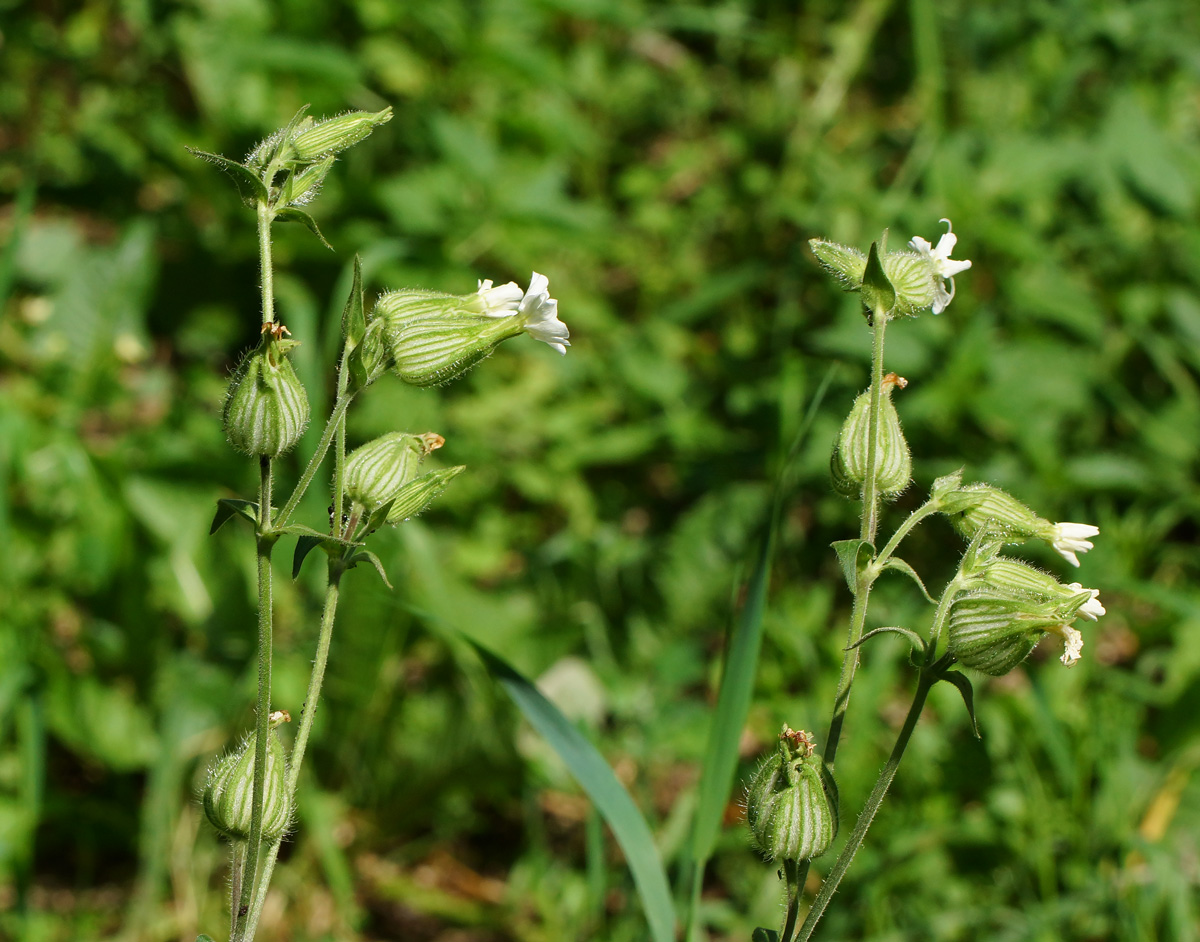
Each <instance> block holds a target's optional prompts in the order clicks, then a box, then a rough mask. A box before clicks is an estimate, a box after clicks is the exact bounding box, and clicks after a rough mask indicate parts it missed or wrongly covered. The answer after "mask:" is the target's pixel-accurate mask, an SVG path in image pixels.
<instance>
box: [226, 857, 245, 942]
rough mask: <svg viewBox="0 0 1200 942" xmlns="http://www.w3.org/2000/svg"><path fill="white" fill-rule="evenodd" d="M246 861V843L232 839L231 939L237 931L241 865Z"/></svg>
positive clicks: (240, 893)
mask: <svg viewBox="0 0 1200 942" xmlns="http://www.w3.org/2000/svg"><path fill="white" fill-rule="evenodd" d="M245 861H246V845H245V843H244V842H243V841H234V842H233V843H232V844H230V845H229V872H230V877H229V937H230V938H231V939H232V938H233V936H234V933H236V932H237V925H238V917H237V914H238V907H239V906H240V905H241V898H242V867H243V866H244V865H245Z"/></svg>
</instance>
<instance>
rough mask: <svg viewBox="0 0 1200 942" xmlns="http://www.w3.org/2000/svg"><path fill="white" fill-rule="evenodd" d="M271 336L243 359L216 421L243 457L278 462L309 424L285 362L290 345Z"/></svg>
mask: <svg viewBox="0 0 1200 942" xmlns="http://www.w3.org/2000/svg"><path fill="white" fill-rule="evenodd" d="M282 331H283V328H280V329H279V330H278V333H282ZM276 334H277V332H276V331H272V332H270V333H268V334H266V335H264V337H263V342H262V343H261V344H260V345H259V346H258V347H257V348H256V349H254V350H252V351H251V352H250V353H248V354H247V355H246V357H245V358H244V359H243V360H242V362H241V363H240V364H239V365H238V368H237V369H236V370H235V371H234V374H233V379H232V381H231V382H230V384H229V391H228V393H227V394H226V398H225V409H224V412H223V414H222V417H221V418H222V423H223V425H224V428H225V434H226V436H228V438H229V444H230V445H232V446H233V447H234V449H236V450H237V451H239V452H241V453H242V454H245V455H252V456H254V455H267V456H269V457H271V458H278V457H279V456H280V455H282V454H284V453H286V452H287V451H289V450H291V448H292V447H293V446H294V445H295V444H296V442H298V441H299V440H300V436H301V435H303V434H304V429H305V427H306V426H307V425H308V417H309V410H308V394H307V393H306V392H305V391H304V386H303V385H302V384H301V382H300V378H299V377H298V376H297V375H296V371H295V370H294V369H293V368H292V364H291V362H290V361H289V360H288V358H287V351H288V350H289V349H290V348H291V347H293V346H295V343H294V342H293V341H290V340H281V339H279V338H278V337H277V336H276Z"/></svg>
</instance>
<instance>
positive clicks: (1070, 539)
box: [1050, 523, 1100, 566]
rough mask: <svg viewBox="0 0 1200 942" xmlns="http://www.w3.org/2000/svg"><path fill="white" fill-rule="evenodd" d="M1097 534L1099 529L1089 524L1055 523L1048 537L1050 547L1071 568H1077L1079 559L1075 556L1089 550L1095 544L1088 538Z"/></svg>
mask: <svg viewBox="0 0 1200 942" xmlns="http://www.w3.org/2000/svg"><path fill="white" fill-rule="evenodd" d="M1099 532H1100V528H1099V527H1093V526H1092V525H1091V524H1090V523H1056V524H1054V527H1053V533H1052V535H1051V537H1050V545H1051V546H1053V547H1054V549H1055V552H1057V553H1058V555H1059V556H1061V557H1062V558H1063V559H1065V560H1066V561H1067V562H1069V563H1070V564H1071V565H1072V566H1078V565H1079V557H1078V556H1076V555H1075V554H1076V553H1086V552H1087V551H1088V550H1090V549H1091V548H1092V547H1093V546H1094V545H1095V544H1094V543H1092V542H1091V541H1090V540H1089V539H1088V537H1089V536H1095V535H1096V534H1097V533H1099Z"/></svg>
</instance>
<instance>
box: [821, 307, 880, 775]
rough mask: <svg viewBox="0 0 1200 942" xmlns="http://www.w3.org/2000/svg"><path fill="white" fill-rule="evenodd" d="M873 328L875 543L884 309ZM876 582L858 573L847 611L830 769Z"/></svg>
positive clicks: (871, 522) (869, 527) (862, 533)
mask: <svg viewBox="0 0 1200 942" xmlns="http://www.w3.org/2000/svg"><path fill="white" fill-rule="evenodd" d="M871 326H872V327H873V328H874V333H873V338H874V341H873V343H872V348H871V424H870V426H869V427H868V435H867V475H866V479H865V480H864V481H863V493H862V501H863V506H862V522H861V525H860V526H859V539H860V540H863V541H865V542H867V543H870V544H872V545H874V543H875V534H876V532H877V531H878V529H879V489H878V485H877V483H876V481H875V478H876V475H877V474H878V470H879V455H878V444H879V426H880V420H881V418H882V413H883V335H884V331H885V330H886V329H887V312H886V311H884V310H882V309H876V310H875V311H873V312H872V315H871ZM874 581H875V579H874V575H872V574H870V573H859V575H858V580H857V584H856V585H855V591H854V608H853V610H852V611H851V613H850V631H849V635H848V637H847V641H846V652H845V654H843V655H842V671H841V674H840V676H839V677H838V686H837V694H836V695H835V697H834V701H833V716H832V717H831V718H830V720H829V736H828V737H827V738H826V741H825V750H824V753H823V757H824V759H825V763H826V765H828V766H829V767H830V769H832V768H833V760H834V757H835V756H836V755H837V748H838V742H839V740H840V739H841V736H842V725H843V722H844V720H845V716H846V708H847V707H848V706H849V705H850V688H851V687H852V686H853V685H854V674H855V672H856V671H857V670H858V659H859V650H858V648H856V647H854V646H855V645H856V644H858V642H859V639H861V638H862V631H863V626H864V625H865V624H866V621H867V597H868V596H869V595H870V593H871V584H872V583H873V582H874Z"/></svg>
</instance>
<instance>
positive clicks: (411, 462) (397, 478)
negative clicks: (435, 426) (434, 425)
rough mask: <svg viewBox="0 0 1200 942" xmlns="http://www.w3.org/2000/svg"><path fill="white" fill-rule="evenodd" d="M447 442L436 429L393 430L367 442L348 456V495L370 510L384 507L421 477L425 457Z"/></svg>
mask: <svg viewBox="0 0 1200 942" xmlns="http://www.w3.org/2000/svg"><path fill="white" fill-rule="evenodd" d="M445 443H446V440H445V439H444V438H442V436H441V435H438V434H437V433H436V432H426V433H425V434H424V435H410V434H409V433H408V432H392V433H391V434H389V435H383V436H381V437H380V438H376V439H375V440H374V441H370V442H367V444H365V445H363V446H362V447H361V448H356V449H354V451H352V452H351V453H350V454H349V455H348V456H347V458H346V495H347V496H348V497H349V498H350V499H351V500H353V501H356V502H357V503H359V504H362V506H363V507H364V508H365V509H366V511H367V512H368V513H370V512H372V511H374V510H375V509H376V508H378V507H382V506H383V505H384V504H386V503H387V502H388V501H390V500H394V499H395V498H396V496H397V495H398V494H399V493H400V491H401V490H402V489H403V488H404V486H405V485H406V484H408V483H409V482H410V481H412V480H413V479H414V478H415V477H416V476H417V469H418V468H419V467H420V464H421V462H422V461H423V460H424V458H425V456H426V455H428V454H429V453H430V452H431V451H433V450H434V449H437V448H441V447H442V445H444V444H445Z"/></svg>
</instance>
